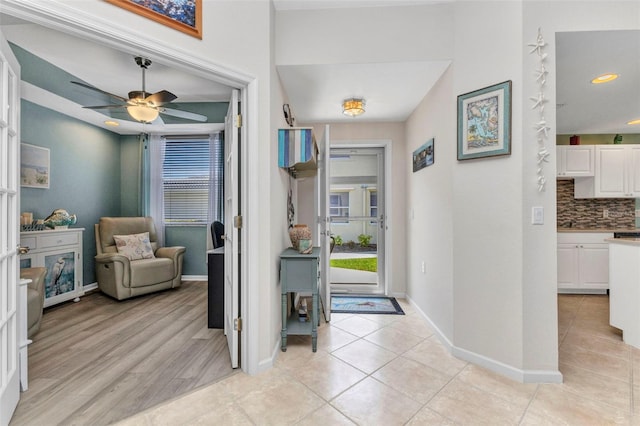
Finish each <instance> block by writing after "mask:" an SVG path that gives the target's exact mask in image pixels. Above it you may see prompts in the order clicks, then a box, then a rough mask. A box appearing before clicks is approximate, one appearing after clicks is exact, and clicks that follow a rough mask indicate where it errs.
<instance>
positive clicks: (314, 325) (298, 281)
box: [280, 247, 320, 352]
mask: <svg viewBox="0 0 640 426" xmlns="http://www.w3.org/2000/svg"><path fill="white" fill-rule="evenodd" d="M319 260H320V248H319V247H314V248H313V252H312V253H310V254H300V253H298V250H294V249H292V248H288V249H286V250H285V251H283V252H282V253H281V254H280V282H281V285H282V332H281V336H282V348H281V349H282V351H283V352H285V351H286V350H287V336H288V335H310V336H311V349H312V350H313V352H315V351H316V349H317V343H318V320H319V318H320V317H319V315H318V311H319V309H318V277H319V275H318V264H319ZM290 293H311V300H312V302H311V310H310V312H309V313H308V315H309V316H310V318H309V321H305V322H301V321H300V320H299V319H298V315H297V313H296V314H292V315H289V308H288V303H287V299H288V298H289V294H290Z"/></svg>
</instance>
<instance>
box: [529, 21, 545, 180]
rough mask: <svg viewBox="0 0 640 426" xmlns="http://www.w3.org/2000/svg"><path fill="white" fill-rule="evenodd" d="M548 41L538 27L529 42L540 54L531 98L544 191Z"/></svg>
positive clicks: (538, 174)
mask: <svg viewBox="0 0 640 426" xmlns="http://www.w3.org/2000/svg"><path fill="white" fill-rule="evenodd" d="M546 45H547V43H546V42H545V41H544V38H543V37H542V30H541V29H540V28H538V36H537V37H536V41H535V43H529V46H530V47H532V49H531V51H530V52H529V53H530V54H536V55H537V56H538V68H537V69H536V70H535V73H534V74H535V77H536V83H537V84H538V94H537V96H532V97H530V98H529V99H531V101H532V102H533V106H532V107H531V109H533V110H537V111H538V121H537V123H536V125H535V129H536V140H537V143H538V153H537V159H536V162H537V169H536V175H537V185H538V191H539V192H543V191H544V190H545V189H546V185H547V179H546V177H545V175H544V163H548V162H549V151H548V150H547V146H546V145H547V139H548V138H549V130H550V128H549V127H548V126H547V120H545V118H544V104H545V103H547V99H546V98H545V96H544V92H545V88H546V83H547V74H548V73H549V72H548V71H547V69H546V67H545V61H546V59H547V54H546V53H545V52H544V48H545V46H546Z"/></svg>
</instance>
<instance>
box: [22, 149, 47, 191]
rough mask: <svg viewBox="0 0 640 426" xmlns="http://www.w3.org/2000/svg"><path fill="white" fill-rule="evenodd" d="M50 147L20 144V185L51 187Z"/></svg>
mask: <svg viewBox="0 0 640 426" xmlns="http://www.w3.org/2000/svg"><path fill="white" fill-rule="evenodd" d="M49 154H50V153H49V148H43V147H41V146H35V145H29V144H28V143H21V144H20V186H24V187H27V188H44V189H49V180H50V179H51V163H50V155H49Z"/></svg>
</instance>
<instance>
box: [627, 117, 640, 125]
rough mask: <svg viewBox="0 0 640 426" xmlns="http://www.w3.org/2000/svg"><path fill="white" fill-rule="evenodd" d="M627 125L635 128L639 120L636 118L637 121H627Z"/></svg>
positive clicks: (639, 122)
mask: <svg viewBox="0 0 640 426" xmlns="http://www.w3.org/2000/svg"><path fill="white" fill-rule="evenodd" d="M627 124H629V125H631V126H635V125H636V124H640V118H638V119H637V120H631V121H628V122H627Z"/></svg>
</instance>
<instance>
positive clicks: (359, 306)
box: [331, 295, 404, 315]
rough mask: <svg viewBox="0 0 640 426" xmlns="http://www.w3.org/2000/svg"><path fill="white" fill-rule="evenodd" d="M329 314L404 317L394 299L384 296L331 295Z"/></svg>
mask: <svg viewBox="0 0 640 426" xmlns="http://www.w3.org/2000/svg"><path fill="white" fill-rule="evenodd" d="M331 312H333V313H336V314H390V315H404V311H403V310H402V308H401V307H400V305H399V304H398V301H397V300H396V298H395V297H386V296H334V295H331Z"/></svg>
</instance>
